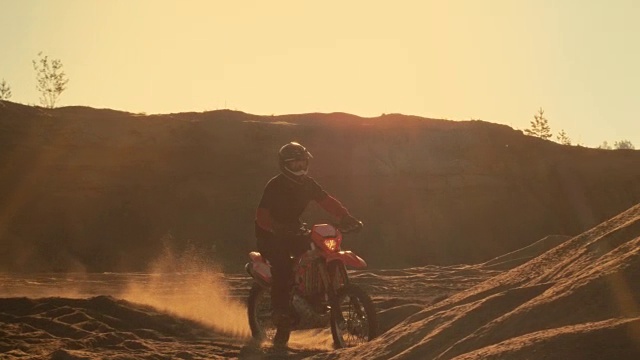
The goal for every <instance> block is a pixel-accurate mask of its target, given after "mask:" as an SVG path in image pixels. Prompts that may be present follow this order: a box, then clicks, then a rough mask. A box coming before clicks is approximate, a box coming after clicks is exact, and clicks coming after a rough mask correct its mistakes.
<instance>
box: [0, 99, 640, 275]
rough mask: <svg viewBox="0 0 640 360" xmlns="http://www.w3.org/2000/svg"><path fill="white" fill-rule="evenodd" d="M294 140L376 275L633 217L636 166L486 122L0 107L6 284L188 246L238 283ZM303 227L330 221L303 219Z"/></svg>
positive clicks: (315, 215) (638, 158)
mask: <svg viewBox="0 0 640 360" xmlns="http://www.w3.org/2000/svg"><path fill="white" fill-rule="evenodd" d="M291 140H298V141H300V142H302V143H303V144H304V145H305V146H307V147H308V148H309V149H310V151H311V152H312V153H313V155H314V159H313V162H312V166H311V175H312V176H313V177H314V178H316V180H318V182H319V183H320V184H322V185H323V186H324V188H325V189H326V190H327V191H329V192H330V193H332V194H334V195H335V196H336V197H338V198H339V199H340V200H341V201H342V202H343V203H344V204H345V205H346V206H347V207H348V208H349V209H350V210H351V212H352V213H353V214H354V215H356V216H357V217H359V218H361V219H362V220H363V221H364V222H365V229H364V231H363V232H362V233H361V234H358V235H356V236H353V237H350V238H348V239H347V242H346V245H345V246H347V247H349V248H351V249H353V250H354V251H356V252H357V253H359V254H360V255H362V256H363V257H364V258H365V259H367V260H368V262H369V264H370V265H371V266H372V267H374V268H376V267H377V268H381V267H408V266H419V265H425V264H440V265H449V264H456V263H479V262H485V261H488V260H490V259H492V258H494V257H496V256H500V255H502V254H505V253H508V252H511V251H514V250H517V249H520V248H522V247H524V246H527V245H529V244H531V243H533V242H534V241H537V240H538V239H541V238H543V237H544V236H546V235H548V234H558V235H568V236H574V235H577V234H580V233H582V232H583V231H585V230H587V229H589V228H590V227H592V226H595V225H596V224H598V223H600V222H602V221H604V220H606V219H608V218H610V217H611V216H614V215H615V214H618V213H620V212H621V211H623V210H624V209H627V208H629V207H630V206H633V205H634V204H636V203H638V202H640V166H638V165H639V164H640V151H633V150H615V151H611V150H598V149H588V148H583V147H576V146H562V145H558V144H556V143H553V142H549V141H544V140H541V139H538V138H533V137H529V136H525V135H523V134H522V132H520V131H517V130H513V129H511V128H509V127H507V126H504V125H497V124H492V123H489V122H483V121H446V120H435V119H426V118H419V117H415V116H405V115H398V114H391V115H383V116H380V117H376V118H361V117H357V116H353V115H349V114H343V113H334V114H300V115H283V116H256V115H251V114H246V113H242V112H238V111H229V110H220V111H212V112H204V113H180V114H164V115H141V114H131V113H127V112H120V111H114V110H108V109H93V108H86V107H65V108H58V109H53V110H49V109H42V108H37V107H29V106H24V105H20V104H15V103H11V102H4V103H2V105H0V247H1V248H2V251H0V264H1V265H0V270H22V271H39V270H56V271H84V270H88V271H106V270H136V269H143V268H144V267H145V266H146V265H147V262H148V261H149V260H150V259H153V258H155V257H156V256H157V255H158V254H159V253H160V252H161V251H162V250H163V248H164V247H167V246H168V247H174V248H177V249H183V248H185V247H195V248H197V249H199V250H200V251H202V252H208V253H210V255H211V257H212V258H214V259H215V260H216V261H218V262H220V263H223V264H224V265H225V266H226V267H227V268H229V269H231V270H237V271H241V265H242V264H243V262H244V261H245V260H246V253H247V252H248V251H249V250H250V249H253V244H254V240H253V219H254V211H255V207H256V205H257V202H258V200H259V197H260V194H261V192H262V189H263V186H264V184H265V183H266V181H267V180H268V179H269V178H271V177H272V176H274V175H275V174H276V173H277V164H276V151H277V149H278V148H279V147H280V146H281V145H282V144H284V143H286V142H289V141H291ZM305 219H306V220H308V221H309V222H314V221H328V220H331V219H329V218H328V217H327V216H326V215H324V214H323V213H322V212H321V211H319V210H318V209H317V208H316V207H314V206H312V207H311V208H310V209H309V211H308V213H307V214H306V215H305Z"/></svg>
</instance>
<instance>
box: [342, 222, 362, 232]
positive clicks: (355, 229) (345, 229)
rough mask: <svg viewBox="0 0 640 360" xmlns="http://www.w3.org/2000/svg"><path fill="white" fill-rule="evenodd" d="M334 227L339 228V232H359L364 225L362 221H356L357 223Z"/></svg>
mask: <svg viewBox="0 0 640 360" xmlns="http://www.w3.org/2000/svg"><path fill="white" fill-rule="evenodd" d="M335 227H336V228H337V229H338V230H340V232H341V233H343V234H349V233H354V232H359V231H360V230H362V228H363V227H364V224H363V223H362V221H358V222H357V223H355V224H353V225H351V226H348V227H347V226H343V225H335Z"/></svg>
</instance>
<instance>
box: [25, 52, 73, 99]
mask: <svg viewBox="0 0 640 360" xmlns="http://www.w3.org/2000/svg"><path fill="white" fill-rule="evenodd" d="M33 69H34V70H35V71H36V80H37V82H38V84H37V86H36V89H38V91H39V92H40V94H42V97H40V104H42V105H43V106H44V107H48V108H54V107H55V105H56V102H57V101H58V98H59V97H60V94H62V92H63V91H65V90H66V89H67V83H68V82H69V79H68V78H67V75H66V74H65V73H64V71H63V70H62V62H61V61H60V59H52V60H49V57H48V56H47V55H45V56H44V57H43V56H42V51H41V52H39V53H38V60H37V61H36V60H33Z"/></svg>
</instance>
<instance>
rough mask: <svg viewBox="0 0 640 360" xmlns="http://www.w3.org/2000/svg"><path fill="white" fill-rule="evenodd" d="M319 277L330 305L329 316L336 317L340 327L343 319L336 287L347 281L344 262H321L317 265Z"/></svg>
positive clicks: (343, 284) (343, 321)
mask: <svg viewBox="0 0 640 360" xmlns="http://www.w3.org/2000/svg"><path fill="white" fill-rule="evenodd" d="M319 272H320V278H321V279H322V284H323V285H324V289H325V290H326V293H327V300H328V302H329V306H331V316H332V317H334V318H335V319H336V322H337V323H338V325H339V326H340V327H343V325H344V323H345V320H344V317H343V316H342V311H340V303H339V301H338V300H339V299H338V289H339V288H340V287H341V286H346V285H347V284H348V283H349V278H348V277H347V269H346V268H345V266H344V264H343V263H341V262H338V261H333V262H330V263H328V264H327V263H324V262H323V263H322V264H321V265H320V266H319Z"/></svg>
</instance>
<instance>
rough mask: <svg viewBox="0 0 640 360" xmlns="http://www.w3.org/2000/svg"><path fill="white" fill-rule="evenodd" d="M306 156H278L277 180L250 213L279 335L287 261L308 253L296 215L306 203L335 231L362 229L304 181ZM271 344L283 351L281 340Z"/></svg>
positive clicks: (286, 320) (292, 152)
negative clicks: (331, 221)
mask: <svg viewBox="0 0 640 360" xmlns="http://www.w3.org/2000/svg"><path fill="white" fill-rule="evenodd" d="M312 157H313V156H311V153H310V152H309V151H307V149H306V148H305V147H304V146H302V145H300V144H299V143H297V142H290V143H288V144H285V145H284V146H282V147H281V148H280V150H279V151H278V163H279V167H280V174H278V175H277V176H275V177H274V178H272V179H271V180H269V182H268V183H267V185H266V186H265V188H264V192H263V194H262V198H261V200H260V204H259V205H258V209H257V211H256V219H255V234H256V239H257V247H258V251H260V253H261V254H262V255H263V256H264V257H265V258H266V259H267V260H269V262H270V263H271V276H272V285H271V305H272V309H273V321H274V324H275V325H276V326H277V327H278V328H279V329H280V328H281V327H288V326H290V325H291V320H292V315H291V307H290V292H291V289H292V286H293V281H294V279H293V265H294V264H293V261H292V259H291V256H294V257H296V256H299V255H301V254H303V253H304V252H305V251H307V250H309V239H308V237H307V236H305V235H303V234H301V232H300V228H301V226H302V223H301V221H300V215H302V212H303V211H304V210H305V208H306V207H307V205H308V204H309V202H311V201H312V200H313V201H315V202H316V203H318V204H319V205H320V206H321V207H322V208H323V209H324V210H325V211H327V212H328V213H330V214H331V215H333V216H335V217H336V218H338V219H340V224H341V225H340V226H341V227H344V228H351V227H355V226H361V225H362V223H361V222H360V221H358V220H357V219H356V218H354V217H353V216H351V214H350V213H349V211H348V210H347V209H346V208H345V207H344V206H343V205H342V204H341V203H340V201H338V200H337V199H336V198H334V197H333V196H331V195H329V194H327V192H326V191H325V190H323V189H322V187H321V186H320V185H319V184H318V183H317V182H316V181H315V180H314V179H313V178H311V177H309V176H308V175H307V171H308V169H309V160H310V159H311V158H312ZM281 333H285V334H288V333H289V331H278V332H277V335H276V337H275V338H274V343H275V344H277V345H284V344H286V343H287V342H288V335H287V338H282V337H279V336H278V335H279V334H281Z"/></svg>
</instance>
